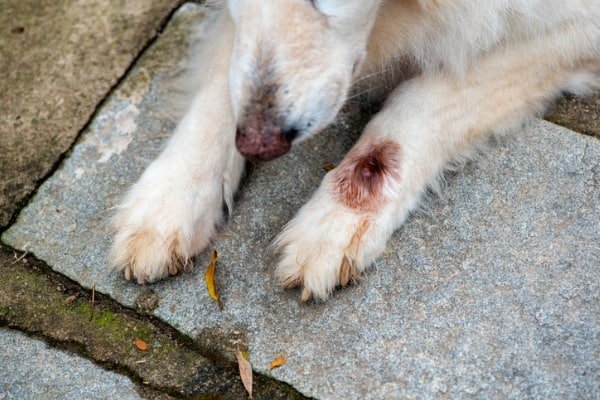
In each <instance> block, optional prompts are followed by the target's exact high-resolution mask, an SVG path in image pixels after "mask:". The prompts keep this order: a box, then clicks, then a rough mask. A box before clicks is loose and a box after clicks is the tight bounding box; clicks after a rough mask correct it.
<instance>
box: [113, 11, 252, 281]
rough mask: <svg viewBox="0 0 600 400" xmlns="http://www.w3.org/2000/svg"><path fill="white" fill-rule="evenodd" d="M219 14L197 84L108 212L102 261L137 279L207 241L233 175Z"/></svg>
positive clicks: (225, 35) (225, 49) (178, 263)
mask: <svg viewBox="0 0 600 400" xmlns="http://www.w3.org/2000/svg"><path fill="white" fill-rule="evenodd" d="M220 19H221V21H219V23H218V24H217V25H216V28H215V30H214V31H213V32H212V39H213V40H214V42H213V43H211V46H212V47H211V49H209V50H207V51H206V53H205V54H204V55H203V58H202V60H201V64H202V65H199V66H198V67H201V68H202V69H203V74H204V80H203V82H202V84H201V86H200V91H199V92H198V93H197V95H196V96H195V99H194V100H193V103H192V105H191V107H190V108H189V110H188V112H187V113H186V115H185V116H184V117H183V119H182V120H181V121H180V123H179V125H178V126H177V129H176V130H175V132H174V135H173V137H172V138H171V139H170V141H169V142H168V144H167V147H166V148H165V149H164V151H163V152H162V154H161V155H160V156H159V158H158V159H156V160H155V161H154V162H153V163H152V164H151V165H150V166H149V167H148V169H147V170H146V171H145V172H144V174H143V175H142V177H141V178H140V180H139V181H138V182H137V183H136V184H135V185H134V186H133V187H132V188H131V190H130V191H129V193H128V194H127V196H126V197H125V199H124V201H123V202H122V203H121V205H120V206H119V207H118V213H117V215H116V216H115V218H114V226H115V228H116V235H115V237H114V242H113V245H112V248H111V252H110V255H109V262H110V264H112V265H113V266H114V267H116V268H118V269H120V270H122V271H123V272H124V273H125V277H126V278H127V279H130V278H134V279H136V280H137V281H138V282H139V283H143V282H152V281H155V280H157V279H160V278H164V277H166V276H168V275H173V274H176V273H177V272H178V271H179V270H180V269H182V268H184V267H186V266H187V265H188V262H189V259H190V257H192V256H194V255H195V254H197V253H199V252H200V251H202V250H203V249H204V248H205V247H206V246H207V245H208V243H209V241H210V239H211V238H212V237H213V235H214V234H215V230H216V227H217V225H218V224H219V222H220V221H221V219H222V214H223V203H224V202H225V203H227V205H228V206H229V207H231V203H232V197H233V193H234V191H235V190H236V188H237V185H238V183H239V180H240V176H241V173H242V170H243V165H244V161H243V158H242V157H241V155H240V154H239V153H238V151H237V150H236V148H235V143H234V140H235V122H234V118H233V112H232V110H231V103H230V99H229V89H228V79H227V74H228V69H229V57H230V53H231V46H232V41H233V32H232V30H233V28H232V27H231V23H230V22H229V21H228V17H227V16H226V15H223V16H221V17H220Z"/></svg>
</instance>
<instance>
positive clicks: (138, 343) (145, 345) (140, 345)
mask: <svg viewBox="0 0 600 400" xmlns="http://www.w3.org/2000/svg"><path fill="white" fill-rule="evenodd" d="M133 344H134V345H135V348H136V349H138V350H140V351H146V350H148V348H149V347H150V346H148V343H146V342H144V341H143V340H142V339H140V338H135V340H134V341H133Z"/></svg>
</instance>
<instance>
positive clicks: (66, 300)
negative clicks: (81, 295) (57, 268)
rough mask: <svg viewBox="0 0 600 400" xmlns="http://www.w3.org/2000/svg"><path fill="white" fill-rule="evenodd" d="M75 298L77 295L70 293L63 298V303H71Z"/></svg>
mask: <svg viewBox="0 0 600 400" xmlns="http://www.w3.org/2000/svg"><path fill="white" fill-rule="evenodd" d="M76 299H77V296H76V295H74V294H72V295H71V296H69V297H67V298H66V299H64V300H63V304H71V303H72V302H74V301H75V300H76Z"/></svg>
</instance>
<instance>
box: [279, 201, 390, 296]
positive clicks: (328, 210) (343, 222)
mask: <svg viewBox="0 0 600 400" xmlns="http://www.w3.org/2000/svg"><path fill="white" fill-rule="evenodd" d="M386 240H387V235H386V234H385V233H384V232H382V231H381V229H380V226H379V224H378V223H377V222H376V220H375V218H374V215H373V214H372V213H357V212H355V211H354V210H351V209H348V208H346V207H344V206H343V205H341V204H339V203H337V202H336V201H335V200H334V199H332V198H331V196H329V195H328V194H327V191H325V190H319V191H318V192H317V194H316V195H315V196H314V197H313V198H312V199H311V200H310V201H309V202H308V203H307V204H306V205H305V206H304V207H303V208H302V209H301V210H300V212H299V213H298V215H297V216H296V217H295V218H294V219H293V220H292V221H290V222H289V223H288V225H287V226H286V227H285V229H284V230H283V232H282V233H281V234H280V236H279V237H278V238H277V239H276V241H275V246H276V247H277V249H278V250H279V252H280V253H281V259H280V261H279V264H278V266H277V272H276V273H277V276H278V277H279V279H280V281H281V283H282V285H283V286H284V287H286V288H291V287H298V286H301V287H302V288H303V289H302V294H301V297H300V299H301V301H303V302H305V301H308V300H309V299H311V298H314V299H316V300H325V299H327V297H328V296H329V295H330V294H331V293H332V292H333V290H334V289H335V288H336V287H338V286H341V287H344V286H347V285H348V284H351V283H356V282H358V281H359V280H360V277H361V275H362V273H363V271H364V270H365V269H366V267H368V266H369V265H370V264H371V263H372V262H373V260H374V259H375V258H376V257H377V256H378V255H379V254H380V253H381V252H382V251H383V249H384V247H385V243H386Z"/></svg>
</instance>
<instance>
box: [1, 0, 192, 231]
mask: <svg viewBox="0 0 600 400" xmlns="http://www.w3.org/2000/svg"><path fill="white" fill-rule="evenodd" d="M180 2H181V1H180V0H134V1H131V0H119V1H103V0H89V1H76V0H60V1H57V0H25V1H23V0H3V1H1V2H0V71H2V72H1V73H0V177H2V179H0V229H2V227H4V226H6V225H7V224H8V222H9V221H10V218H11V216H12V215H13V214H14V213H15V211H16V210H17V209H18V206H19V202H21V201H22V200H24V199H25V198H27V196H28V195H29V194H30V193H31V192H32V191H33V190H34V188H35V186H36V183H37V181H38V180H39V179H41V178H42V177H44V176H45V175H46V174H47V173H48V172H49V171H50V170H51V168H52V166H53V164H54V163H55V161H56V160H57V159H58V158H59V156H60V155H61V154H62V153H64V152H65V151H66V150H67V149H68V148H69V146H70V145H71V144H72V143H73V140H74V139H75V137H76V135H77V134H78V133H79V132H80V130H81V129H82V128H83V127H84V125H85V124H86V122H87V121H88V120H89V118H90V116H91V115H92V113H93V112H94V110H95V109H96V107H97V105H98V103H99V102H100V101H101V100H102V99H103V98H104V96H105V95H106V93H107V92H108V90H109V89H110V88H111V87H112V86H113V85H114V84H115V83H116V82H117V80H118V79H119V78H120V77H121V76H122V75H123V74H124V72H125V71H126V69H127V68H128V67H129V65H130V64H131V62H132V61H133V60H134V58H135V57H136V56H137V54H138V53H139V52H140V50H141V49H142V48H143V47H144V46H145V45H146V43H147V42H148V40H149V39H150V38H152V37H153V36H154V35H155V34H156V30H157V29H158V28H159V27H160V26H161V25H162V24H163V21H164V20H165V18H166V17H167V16H168V15H169V14H170V13H171V11H172V10H173V8H174V7H175V6H177V4H178V3H180Z"/></svg>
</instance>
